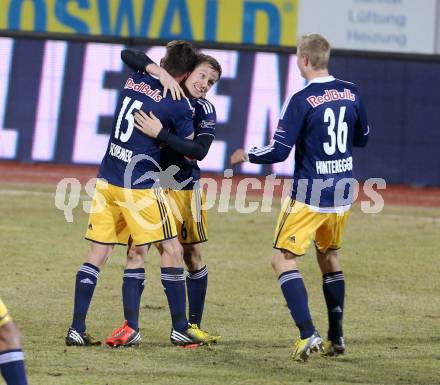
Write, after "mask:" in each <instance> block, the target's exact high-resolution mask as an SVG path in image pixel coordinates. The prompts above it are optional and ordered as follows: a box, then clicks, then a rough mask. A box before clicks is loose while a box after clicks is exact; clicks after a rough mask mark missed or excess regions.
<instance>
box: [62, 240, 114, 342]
mask: <svg viewBox="0 0 440 385" xmlns="http://www.w3.org/2000/svg"><path fill="white" fill-rule="evenodd" d="M112 250H113V245H101V244H99V243H96V242H92V243H91V245H90V251H89V255H88V257H87V259H86V261H85V262H84V263H83V264H82V265H81V266H80V268H79V269H78V271H77V273H76V279H75V294H74V304H73V316H72V324H71V326H70V328H69V330H68V331H67V336H66V345H68V346H92V345H99V344H100V342H99V341H94V340H93V338H92V337H91V336H90V335H89V334H88V333H86V317H87V313H88V311H89V307H90V303H91V302H92V298H93V294H94V292H95V287H96V285H97V283H98V278H99V273H100V271H101V268H102V267H103V266H104V264H105V262H106V261H107V259H108V257H109V256H110V254H111V253H112Z"/></svg>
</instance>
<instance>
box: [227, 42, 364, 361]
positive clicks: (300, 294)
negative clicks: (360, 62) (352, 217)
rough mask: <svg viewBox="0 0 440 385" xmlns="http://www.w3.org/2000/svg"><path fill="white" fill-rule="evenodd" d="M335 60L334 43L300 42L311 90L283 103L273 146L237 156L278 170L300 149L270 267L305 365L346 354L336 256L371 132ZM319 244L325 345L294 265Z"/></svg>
mask: <svg viewBox="0 0 440 385" xmlns="http://www.w3.org/2000/svg"><path fill="white" fill-rule="evenodd" d="M329 58H330V44H329V42H328V41H327V40H326V39H325V38H324V37H323V36H321V35H318V34H312V35H307V36H302V37H301V38H300V39H299V41H298V51H297V64H298V67H299V70H300V71H301V75H302V76H303V77H304V78H305V79H306V80H307V82H308V83H307V85H306V86H305V87H304V88H303V89H302V90H301V91H299V92H296V93H294V94H292V95H290V96H289V98H288V99H287V100H286V102H285V103H284V106H283V108H282V111H281V116H280V120H279V123H278V128H277V130H276V132H275V134H274V136H273V141H272V143H271V144H270V145H268V146H265V147H262V148H256V149H252V150H250V151H249V152H245V151H244V150H242V149H240V150H237V151H235V152H234V153H233V155H232V156H231V163H232V164H233V165H234V164H238V163H240V162H244V161H250V162H251V163H259V164H272V163H276V162H281V161H284V160H285V159H287V157H288V155H289V153H290V151H291V150H292V148H293V147H295V172H294V175H293V177H294V181H293V186H292V193H291V197H290V198H287V199H286V201H285V202H284V205H283V207H282V211H281V213H280V216H279V218H278V223H277V227H276V231H275V238H274V243H273V247H274V249H275V252H274V254H273V256H272V266H273V269H274V271H275V273H276V274H277V275H278V280H279V284H280V286H281V290H282V292H283V295H284V298H285V300H286V302H287V305H288V308H289V310H290V312H291V315H292V317H293V319H294V321H295V323H296V325H297V327H298V329H299V332H300V338H299V339H298V340H297V341H296V342H295V345H294V352H293V359H294V360H297V361H305V360H307V358H308V357H309V355H310V354H311V352H312V351H317V350H320V349H323V352H324V354H326V355H335V354H342V353H343V352H344V350H345V344H344V338H343V334H342V315H343V309H344V292H345V283H344V275H343V273H342V270H341V266H340V262H339V255H338V251H337V250H338V249H339V248H340V247H341V245H342V237H343V233H344V229H345V225H346V222H347V219H348V211H349V209H350V205H351V203H352V201H353V184H354V183H355V181H354V180H353V154H352V147H353V146H360V147H363V146H365V145H366V143H367V138H368V132H369V128H368V124H367V118H366V114H365V110H364V107H363V105H362V102H361V100H360V97H359V92H358V89H357V87H356V85H355V84H353V83H350V82H346V81H343V80H339V79H335V78H334V77H333V76H331V75H330V74H329V72H328V69H327V67H328V62H329ZM313 240H314V241H315V246H316V255H317V259H318V264H319V267H320V269H321V271H322V274H323V290H324V296H325V300H326V304H327V310H328V318H329V330H328V335H327V337H328V340H327V341H326V342H325V343H324V344H323V341H322V339H321V337H320V335H319V333H318V332H317V331H316V329H315V326H314V324H313V322H312V317H311V315H310V311H309V306H308V299H307V291H306V288H305V286H304V282H303V279H302V277H301V274H300V272H299V271H298V266H297V261H296V260H297V258H298V257H300V256H302V255H304V254H305V252H306V250H307V248H308V247H309V245H310V243H311V242H312V241H313Z"/></svg>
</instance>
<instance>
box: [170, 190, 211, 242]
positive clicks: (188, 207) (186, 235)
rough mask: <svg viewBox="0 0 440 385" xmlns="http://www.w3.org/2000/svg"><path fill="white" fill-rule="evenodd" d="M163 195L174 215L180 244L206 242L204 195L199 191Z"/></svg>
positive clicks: (173, 192)
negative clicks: (203, 208)
mask: <svg viewBox="0 0 440 385" xmlns="http://www.w3.org/2000/svg"><path fill="white" fill-rule="evenodd" d="M165 195H166V197H167V199H168V203H169V204H170V206H171V210H172V212H173V215H174V220H175V222H176V226H177V234H178V237H179V241H180V243H182V244H184V245H185V244H186V245H189V244H195V243H202V242H206V241H207V240H208V229H207V221H206V216H207V215H206V210H202V207H203V205H204V204H205V194H204V192H203V191H202V190H200V189H194V190H171V189H167V190H165Z"/></svg>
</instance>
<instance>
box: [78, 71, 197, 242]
mask: <svg viewBox="0 0 440 385" xmlns="http://www.w3.org/2000/svg"><path fill="white" fill-rule="evenodd" d="M162 93H163V87H162V85H161V84H160V82H159V80H158V79H156V78H154V77H152V76H151V75H148V74H145V73H139V72H138V73H133V74H132V75H131V77H129V78H128V79H127V81H126V82H125V86H124V88H123V90H122V91H121V93H120V97H119V103H118V107H117V109H116V111H117V113H116V114H115V121H114V126H113V130H112V133H111V135H110V140H109V144H108V147H107V151H106V153H105V155H104V158H103V160H102V163H101V166H100V168H99V174H98V178H99V180H98V183H97V186H96V188H97V191H98V192H100V193H101V194H102V195H103V196H104V197H105V198H106V201H107V202H106V203H107V208H106V209H105V210H101V211H100V212H98V213H96V214H95V213H92V214H91V216H90V219H89V227H88V230H87V234H86V238H87V239H89V240H92V241H96V242H100V243H105V244H114V243H120V244H126V243H127V240H128V237H129V235H130V234H131V236H132V238H133V241H134V244H136V245H142V244H147V243H151V242H156V241H160V240H163V239H168V238H172V237H174V236H176V235H177V233H176V230H175V224H174V220H173V219H172V218H168V214H167V212H168V205H167V204H166V201H165V198H164V195H163V192H162V190H161V189H159V188H158V187H159V185H158V184H157V182H158V174H157V173H159V172H160V171H161V169H160V166H159V162H160V148H159V145H158V143H157V141H156V140H154V139H152V138H150V137H148V136H147V135H145V134H143V133H142V132H141V131H139V130H135V129H134V117H133V114H134V113H135V112H136V111H137V110H143V111H145V112H149V111H154V113H155V114H156V115H157V116H159V117H160V119H161V120H162V121H163V124H164V127H165V129H166V130H167V131H171V130H173V132H175V133H176V134H177V135H179V136H180V137H189V136H191V135H192V134H193V132H194V127H193V120H192V118H193V114H194V112H193V111H194V110H193V108H192V106H191V104H190V103H189V100H188V99H186V98H184V99H182V100H180V101H177V100H176V101H175V100H173V99H172V98H171V96H168V97H166V98H164V97H163V95H162ZM130 162H131V163H130ZM129 165H130V166H129ZM127 166H128V167H127ZM126 171H127V172H126ZM128 171H130V172H131V175H130V174H129V173H128ZM126 173H127V174H128V176H129V178H127V180H125V181H124V175H125V174H126ZM101 179H103V180H104V181H105V182H108V186H107V185H106V184H105V182H103V181H102V180H101ZM153 186H155V187H156V188H152V187H153ZM102 190H105V191H102ZM110 190H112V191H111V192H110ZM128 191H129V192H130V194H131V196H132V197H133V200H134V201H135V202H136V201H139V200H140V199H141V198H142V199H144V200H145V199H147V200H151V201H152V202H153V201H154V200H157V201H158V202H159V204H155V203H154V204H151V205H150V207H149V209H148V210H139V212H138V213H133V212H132V211H131V210H129V209H127V208H126V207H124V206H123V205H122V206H121V205H114V204H111V203H110V202H108V200H109V198H110V197H108V195H109V194H113V195H115V197H116V200H118V201H125V200H126V199H124V198H126V194H127V192H128ZM147 195H148V196H147ZM94 204H98V203H97V202H94ZM113 206H114V207H113ZM112 208H114V210H113V211H114V212H113V211H112V210H111V209H112ZM119 212H120V214H118V213H119ZM115 213H116V214H117V215H116V214H115ZM114 218H117V219H116V223H114V221H115V219H114ZM161 221H162V222H164V223H163V226H162V225H161V226H158V225H157V224H160V223H161ZM145 223H149V224H151V226H147V227H145ZM148 227H149V228H148Z"/></svg>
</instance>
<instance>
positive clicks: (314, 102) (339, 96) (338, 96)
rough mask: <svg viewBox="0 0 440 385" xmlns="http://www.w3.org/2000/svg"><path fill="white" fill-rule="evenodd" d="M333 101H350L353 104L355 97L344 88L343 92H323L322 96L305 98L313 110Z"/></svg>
mask: <svg viewBox="0 0 440 385" xmlns="http://www.w3.org/2000/svg"><path fill="white" fill-rule="evenodd" d="M334 100H350V101H352V102H354V101H355V100H356V95H355V94H353V93H352V92H351V91H350V90H349V89H348V88H344V91H338V90H325V92H324V95H318V96H315V95H311V96H309V97H308V98H307V101H308V102H309V104H310V105H311V106H312V107H313V108H315V107H318V106H320V105H321V104H324V103H328V102H332V101H334Z"/></svg>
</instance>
